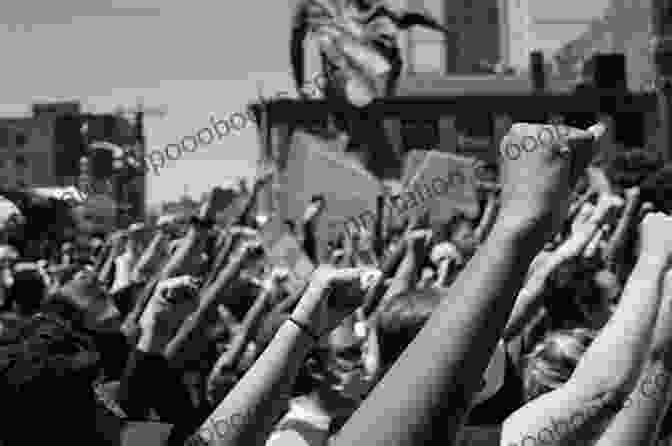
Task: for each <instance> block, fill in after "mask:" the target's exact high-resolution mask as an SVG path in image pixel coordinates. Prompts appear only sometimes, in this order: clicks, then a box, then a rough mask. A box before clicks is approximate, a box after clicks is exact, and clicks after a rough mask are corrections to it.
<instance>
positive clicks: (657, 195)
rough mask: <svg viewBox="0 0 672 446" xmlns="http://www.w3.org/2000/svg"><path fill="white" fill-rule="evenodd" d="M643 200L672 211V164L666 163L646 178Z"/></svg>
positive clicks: (642, 188) (642, 187)
mask: <svg viewBox="0 0 672 446" xmlns="http://www.w3.org/2000/svg"><path fill="white" fill-rule="evenodd" d="M641 201H642V202H647V201H648V202H651V203H652V204H653V205H654V206H655V207H656V208H657V209H659V210H661V211H664V212H668V213H669V212H672V164H666V165H665V166H664V167H663V168H662V169H660V170H658V171H657V172H655V173H654V174H652V175H650V176H649V177H648V178H646V179H645V180H644V182H643V183H642V186H641Z"/></svg>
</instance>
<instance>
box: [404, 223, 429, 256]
mask: <svg viewBox="0 0 672 446" xmlns="http://www.w3.org/2000/svg"><path fill="white" fill-rule="evenodd" d="M431 239H432V231H431V230H428V229H415V230H413V231H411V232H409V233H408V234H407V235H406V236H405V237H404V241H405V242H406V249H408V250H409V251H410V252H413V253H415V254H416V255H424V254H425V253H426V251H427V249H428V248H429V244H430V242H431ZM409 251H407V252H409Z"/></svg>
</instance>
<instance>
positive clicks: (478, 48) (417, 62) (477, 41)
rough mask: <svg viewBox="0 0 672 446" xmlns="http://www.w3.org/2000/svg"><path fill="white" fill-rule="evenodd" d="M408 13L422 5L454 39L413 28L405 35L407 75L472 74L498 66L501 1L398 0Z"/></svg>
mask: <svg viewBox="0 0 672 446" xmlns="http://www.w3.org/2000/svg"><path fill="white" fill-rule="evenodd" d="M396 3H397V6H399V7H403V8H407V9H410V10H413V9H417V8H414V7H418V6H422V7H424V8H425V9H426V10H428V11H429V12H430V13H431V14H432V15H433V16H434V17H436V18H437V19H439V20H440V21H442V22H443V23H444V24H445V25H446V26H448V27H451V28H453V29H455V32H456V34H455V38H450V37H447V36H445V35H443V34H441V33H438V32H436V31H430V30H426V29H423V28H419V27H416V28H412V30H411V31H410V32H408V33H404V37H403V39H404V42H403V45H402V46H403V48H404V50H405V61H406V72H407V74H409V75H410V74H416V73H437V74H444V75H445V74H472V73H476V72H479V71H480V70H482V67H483V65H485V64H487V65H492V66H494V65H495V64H497V63H498V62H499V61H500V59H501V56H502V48H501V41H502V36H501V32H500V24H501V18H500V13H499V8H500V5H499V3H500V0H461V1H459V2H458V1H454V0H425V1H422V0H420V1H417V0H405V1H404V0H398V1H397V2H396Z"/></svg>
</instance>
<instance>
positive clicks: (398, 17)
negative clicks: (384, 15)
mask: <svg viewBox="0 0 672 446" xmlns="http://www.w3.org/2000/svg"><path fill="white" fill-rule="evenodd" d="M390 15H391V16H392V19H393V20H394V21H395V23H396V24H397V26H398V27H399V28H401V29H408V28H410V27H411V26H423V27H425V28H429V29H433V30H434V31H439V32H442V33H446V34H452V33H454V32H455V31H453V30H450V29H449V28H448V27H446V26H444V25H442V24H441V23H440V22H439V21H438V20H436V19H435V18H434V17H432V16H430V15H429V14H427V13H423V12H412V11H403V12H401V13H398V14H394V13H391V12H390Z"/></svg>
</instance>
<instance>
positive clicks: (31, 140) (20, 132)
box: [0, 117, 56, 189]
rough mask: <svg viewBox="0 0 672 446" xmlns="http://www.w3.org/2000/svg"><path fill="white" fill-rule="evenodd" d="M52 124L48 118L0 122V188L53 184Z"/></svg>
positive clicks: (4, 120) (14, 119)
mask: <svg viewBox="0 0 672 446" xmlns="http://www.w3.org/2000/svg"><path fill="white" fill-rule="evenodd" d="M53 166H54V152H53V125H52V122H51V121H50V120H48V119H35V118H32V117H26V118H10V119H2V120H0V187H2V188H7V189H16V188H26V187H40V186H49V185H53V184H54V182H55V181H56V178H55V175H54V168H53Z"/></svg>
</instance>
